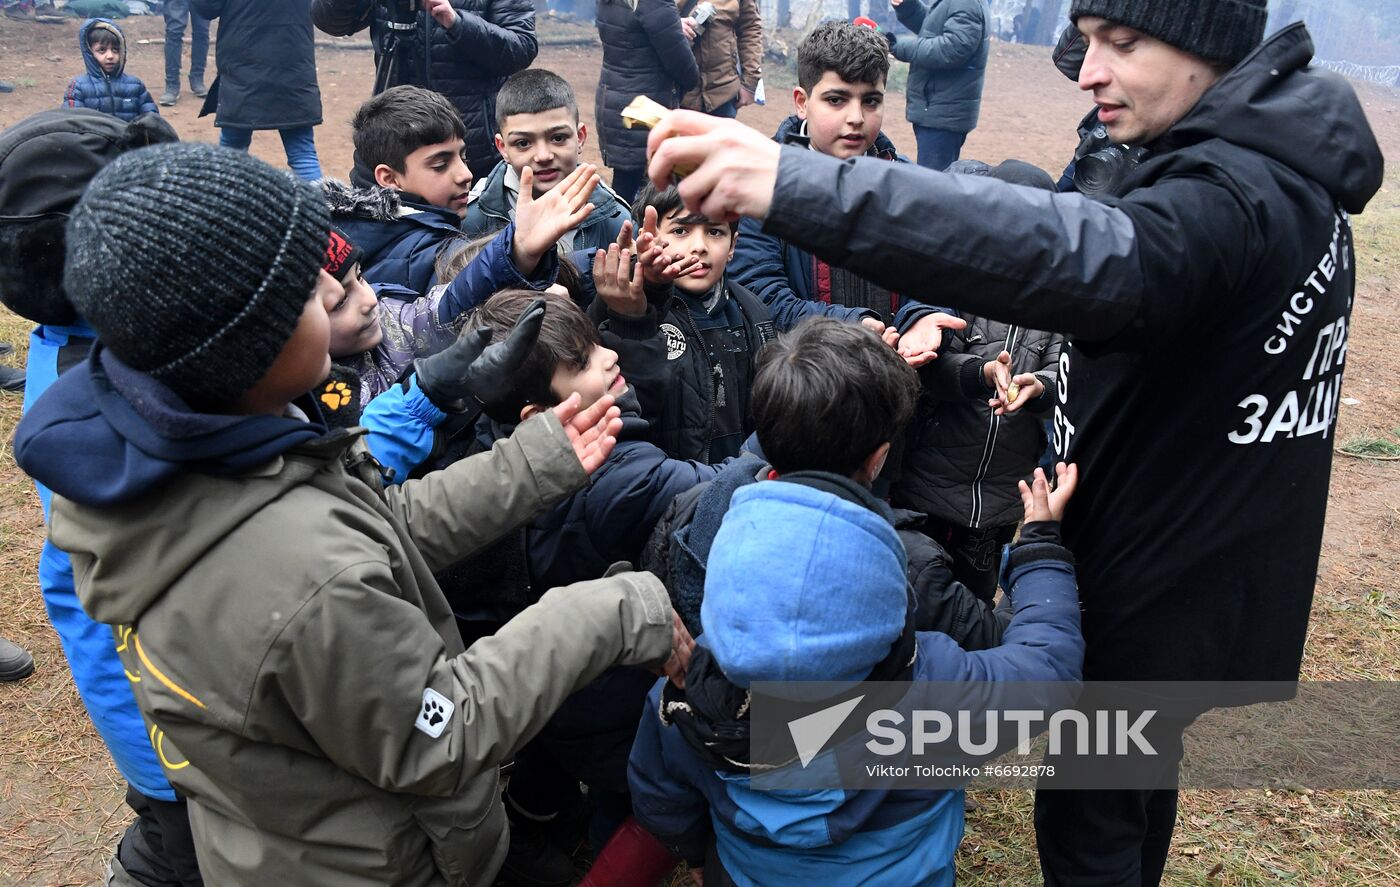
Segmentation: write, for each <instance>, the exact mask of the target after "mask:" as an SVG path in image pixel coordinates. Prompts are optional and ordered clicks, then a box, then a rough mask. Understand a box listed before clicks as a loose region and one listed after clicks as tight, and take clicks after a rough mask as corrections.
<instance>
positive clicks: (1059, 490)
mask: <svg viewBox="0 0 1400 887" xmlns="http://www.w3.org/2000/svg"><path fill="white" fill-rule="evenodd" d="M1078 483H1079V466H1078V465H1074V464H1069V465H1066V464H1065V463H1063V462H1057V463H1055V489H1053V490H1051V489H1050V485H1049V484H1048V483H1046V481H1045V472H1044V471H1042V470H1041V469H1039V468H1037V469H1036V470H1035V478H1034V480H1033V481H1032V482H1031V483H1030V484H1027V483H1026V482H1025V481H1021V482H1020V488H1021V507H1022V508H1023V509H1025V521H1026V523H1028V524H1029V523H1033V522H1035V521H1047V520H1053V521H1058V520H1064V517H1065V506H1066V505H1068V504H1069V500H1070V497H1071V496H1073V495H1074V488H1075V486H1076V485H1077V484H1078Z"/></svg>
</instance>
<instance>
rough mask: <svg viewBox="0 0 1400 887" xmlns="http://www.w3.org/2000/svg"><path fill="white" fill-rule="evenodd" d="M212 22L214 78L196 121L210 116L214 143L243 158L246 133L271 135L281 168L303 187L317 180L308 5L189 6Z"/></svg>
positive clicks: (249, 138) (297, 0) (253, 0)
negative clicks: (277, 138)
mask: <svg viewBox="0 0 1400 887" xmlns="http://www.w3.org/2000/svg"><path fill="white" fill-rule="evenodd" d="M190 3H191V9H192V10H193V11H194V12H196V13H198V14H200V15H204V16H206V17H208V18H211V19H215V18H217V19H219V45H218V49H217V54H216V56H215V58H216V60H217V62H218V65H219V79H218V80H217V81H215V86H214V94H213V96H211V97H210V100H209V102H206V103H205V107H204V110H203V111H202V112H201V113H200V116H201V117H202V116H204V114H207V113H209V111H210V108H209V104H210V103H211V102H212V103H213V104H214V105H215V106H216V107H217V109H218V115H217V116H216V117H215V118H214V125H215V126H217V127H219V144H220V145H223V146H224V147H225V148H234V149H236V150H238V151H247V150H248V146H249V145H251V144H252V142H253V133H254V131H256V130H260V129H275V130H277V131H278V133H280V134H281V136H282V147H283V148H284V149H285V150H286V152H287V165H288V166H289V167H291V168H292V172H294V173H296V174H297V175H298V176H300V177H301V178H303V179H306V180H307V181H313V182H314V181H315V180H317V179H319V178H321V161H320V160H319V159H318V158H317V156H316V139H315V134H314V127H316V126H319V125H320V123H321V88H320V87H319V86H318V85H317V83H316V32H315V31H314V30H313V29H312V27H311V5H310V4H311V0H190Z"/></svg>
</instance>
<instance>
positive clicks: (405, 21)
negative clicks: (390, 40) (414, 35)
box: [384, 0, 422, 30]
mask: <svg viewBox="0 0 1400 887" xmlns="http://www.w3.org/2000/svg"><path fill="white" fill-rule="evenodd" d="M384 6H385V7H386V8H387V10H388V13H389V14H388V15H387V16H385V22H386V23H387V24H388V26H389V27H391V28H394V29H395V30H408V29H410V28H413V27H415V26H416V25H417V24H418V10H419V9H420V8H421V7H422V2H421V0H384ZM405 26H407V27H405Z"/></svg>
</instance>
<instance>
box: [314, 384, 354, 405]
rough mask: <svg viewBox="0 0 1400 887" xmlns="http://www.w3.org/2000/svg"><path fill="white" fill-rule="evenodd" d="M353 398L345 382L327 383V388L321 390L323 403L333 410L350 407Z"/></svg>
mask: <svg viewBox="0 0 1400 887" xmlns="http://www.w3.org/2000/svg"><path fill="white" fill-rule="evenodd" d="M353 398H354V395H353V394H352V393H351V391H350V386H349V385H346V384H345V383H344V382H327V383H326V387H325V388H323V389H321V403H323V404H325V405H326V407H327V408H328V409H331V410H338V409H340V408H341V407H343V406H348V405H349V403H350V401H351V400H352V399H353Z"/></svg>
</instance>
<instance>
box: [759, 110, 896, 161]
mask: <svg viewBox="0 0 1400 887" xmlns="http://www.w3.org/2000/svg"><path fill="white" fill-rule="evenodd" d="M805 123H806V121H804V120H803V119H802V118H801V117H798V116H797V115H796V114H790V115H788V117H787V119H786V120H784V121H783V122H782V123H780V124H778V131H777V132H775V133H773V141H775V142H777V143H778V144H780V145H802V146H803V147H806V146H807V145H809V144H810V140H809V139H808V137H807V136H806V135H805V134H804V133H803V129H802V127H803V124H805ZM865 153H866V156H868V157H879V158H881V159H883V160H894V159H896V158H898V157H899V151H897V150H895V147H894V142H892V141H890V138H889V136H887V135H885V134H884V132H883V131H882V132H880V133H877V134H876V136H875V144H874V145H871V146H870V150H868V151H866V152H865Z"/></svg>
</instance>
